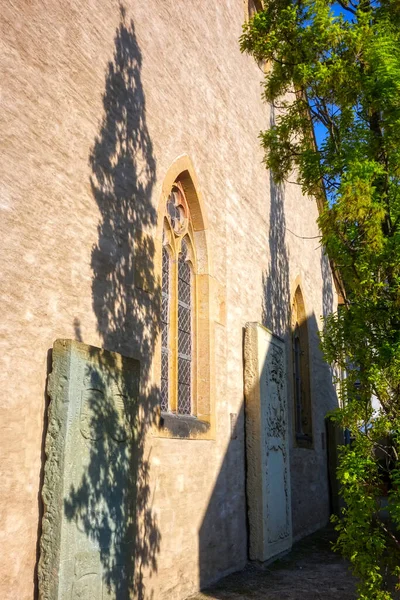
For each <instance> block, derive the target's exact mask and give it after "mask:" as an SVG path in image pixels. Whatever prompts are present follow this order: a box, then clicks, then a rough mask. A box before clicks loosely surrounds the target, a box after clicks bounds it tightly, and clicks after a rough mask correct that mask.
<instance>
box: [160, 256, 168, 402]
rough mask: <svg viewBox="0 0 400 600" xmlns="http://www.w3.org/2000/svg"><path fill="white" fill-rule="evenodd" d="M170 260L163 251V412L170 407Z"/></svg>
mask: <svg viewBox="0 0 400 600" xmlns="http://www.w3.org/2000/svg"><path fill="white" fill-rule="evenodd" d="M169 266H170V258H169V254H168V250H167V249H166V248H165V247H164V248H163V251H162V282H161V287H162V292H161V410H162V411H167V410H168V407H169V349H168V330H169V304H170V302H169V298H170V268H169Z"/></svg>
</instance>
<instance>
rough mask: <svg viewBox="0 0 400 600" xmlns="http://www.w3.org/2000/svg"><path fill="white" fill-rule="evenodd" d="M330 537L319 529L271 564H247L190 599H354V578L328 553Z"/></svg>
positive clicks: (341, 563)
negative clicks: (241, 569)
mask: <svg viewBox="0 0 400 600" xmlns="http://www.w3.org/2000/svg"><path fill="white" fill-rule="evenodd" d="M334 538H335V532H334V531H333V530H332V529H331V528H327V529H323V530H321V531H319V532H317V533H315V534H313V535H311V536H308V537H307V538H305V539H303V540H301V541H300V542H298V543H297V544H295V545H294V547H293V549H292V551H291V552H290V553H289V554H287V555H286V556H284V557H282V558H281V559H279V560H277V561H275V562H274V563H273V564H270V565H268V566H261V565H255V564H249V565H248V566H247V567H246V568H245V569H244V570H243V571H240V572H238V573H233V574H232V575H229V576H228V577H225V578H224V579H222V580H221V581H220V582H219V583H218V584H216V585H215V586H214V587H213V588H210V589H209V590H204V591H203V592H201V593H197V594H195V595H194V596H191V597H190V600H225V599H227V598H229V599H230V600H355V599H356V598H357V594H356V591H355V590H356V582H355V579H354V578H353V577H352V575H351V574H350V572H349V570H348V565H347V563H346V562H345V561H344V560H343V559H342V558H341V557H340V555H338V554H336V553H334V552H332V550H331V547H330V546H331V542H332V541H333V540H334Z"/></svg>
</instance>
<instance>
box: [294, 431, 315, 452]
mask: <svg viewBox="0 0 400 600" xmlns="http://www.w3.org/2000/svg"><path fill="white" fill-rule="evenodd" d="M296 446H297V447H298V448H308V449H309V450H312V449H313V448H314V446H313V439H312V436H311V435H305V434H299V433H296Z"/></svg>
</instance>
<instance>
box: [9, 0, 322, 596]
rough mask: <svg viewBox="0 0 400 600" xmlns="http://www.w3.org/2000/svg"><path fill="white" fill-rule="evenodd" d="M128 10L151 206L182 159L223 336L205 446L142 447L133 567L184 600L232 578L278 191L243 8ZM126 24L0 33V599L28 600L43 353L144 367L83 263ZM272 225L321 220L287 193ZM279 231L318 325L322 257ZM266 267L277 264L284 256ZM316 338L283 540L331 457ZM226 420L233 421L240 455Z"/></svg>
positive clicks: (111, 14) (94, 0)
mask: <svg viewBox="0 0 400 600" xmlns="http://www.w3.org/2000/svg"><path fill="white" fill-rule="evenodd" d="M125 8H126V16H125V23H127V26H128V27H130V25H129V24H130V19H132V20H133V22H134V26H135V35H136V38H137V40H136V41H137V45H138V48H139V50H140V52H141V54H142V57H143V64H142V67H141V70H140V84H141V86H142V87H143V93H144V96H145V102H146V112H145V119H146V126H147V129H148V134H149V136H150V139H151V142H152V144H153V155H154V158H155V165H156V167H155V172H156V175H155V179H154V185H153V186H152V189H151V195H152V202H153V206H154V207H156V206H157V203H158V200H159V196H160V192H161V185H162V181H163V178H164V176H165V173H166V172H167V170H168V168H169V166H170V164H171V163H172V161H173V160H174V159H175V158H176V157H177V156H178V155H181V154H182V153H185V152H186V153H187V154H188V155H189V156H190V157H191V159H192V161H193V163H194V167H195V170H196V173H197V175H198V179H199V182H200V185H201V188H202V192H203V196H204V199H205V203H206V207H207V211H208V217H209V229H210V240H212V261H213V274H214V276H215V277H216V278H217V279H218V281H219V282H221V284H223V285H224V286H225V288H226V307H227V320H226V326H223V325H217V326H216V334H215V335H216V341H215V357H216V373H217V375H218V376H217V381H216V422H217V430H216V441H179V440H166V439H152V440H150V441H149V442H148V446H149V447H148V449H147V455H146V456H149V457H150V458H149V461H150V464H151V489H152V496H151V498H152V510H153V511H154V513H155V514H156V515H157V522H158V526H159V529H160V533H161V536H162V537H161V548H160V552H159V554H158V556H157V572H153V573H152V577H151V578H149V577H148V570H149V569H147V567H146V566H144V567H143V569H144V578H145V588H146V594H148V595H150V593H151V591H154V594H155V596H154V597H155V598H168V597H170V598H171V597H173V598H177V599H179V598H184V597H185V596H186V595H188V594H189V593H190V592H192V591H194V590H195V589H197V587H198V586H199V584H201V585H205V584H207V583H209V582H211V581H212V580H215V579H217V578H218V577H219V576H221V575H223V574H224V573H226V572H229V571H230V570H234V569H238V568H241V567H242V566H243V565H244V563H245V561H246V558H247V541H246V526H245V499H244V440H243V413H242V401H243V367H242V342H243V327H244V325H245V323H246V322H247V321H262V320H263V304H264V303H265V302H264V300H263V295H264V290H267V292H268V291H269V288H268V286H267V287H266V286H265V282H263V281H264V280H263V277H264V279H265V276H266V274H267V275H268V273H271V269H270V262H271V261H270V256H271V252H272V251H271V233H273V229H274V227H275V223H274V222H273V219H272V222H271V223H270V222H269V219H270V190H271V189H272V187H271V185H270V182H269V178H268V174H267V173H266V171H265V169H264V167H263V165H262V164H261V160H262V152H261V150H260V148H259V143H258V138H257V136H258V133H259V131H260V129H262V128H265V127H266V126H268V123H269V113H268V110H267V108H266V107H265V106H263V104H262V102H261V100H260V86H259V82H260V78H261V72H260V70H259V69H258V67H257V66H256V65H255V64H254V63H253V61H252V60H251V59H250V58H248V57H245V56H241V54H240V52H239V49H238V43H237V39H238V37H239V35H240V32H241V23H242V21H243V16H244V15H243V5H242V1H241V0H226V1H224V2H214V1H213V0H203V1H202V2H201V3H200V4H199V3H198V2H194V3H190V7H189V6H188V2H187V0H166V1H164V2H160V1H159V0H146V1H144V0H141V1H139V2H133V1H131V0H129V1H127V2H126V5H125ZM120 23H121V16H120V9H119V5H118V2H117V1H112V0H102V1H100V0H91V1H87V2H84V3H82V2H77V1H75V0H69V1H68V2H63V3H59V2H56V1H55V0H47V1H43V0H42V1H41V2H39V1H38V0H33V1H32V2H24V3H19V4H18V5H12V4H8V5H5V6H4V7H3V8H2V13H1V17H0V26H1V34H0V40H1V41H0V80H1V81H2V89H1V95H0V128H1V135H2V159H1V161H0V208H1V211H2V217H1V222H0V230H1V236H0V245H1V253H2V257H3V261H2V304H1V309H2V320H1V324H0V327H1V330H2V331H1V337H0V339H1V356H2V361H3V366H2V369H1V370H0V377H1V383H2V390H3V399H2V406H1V424H2V431H1V446H2V459H1V469H2V496H1V515H2V528H1V533H0V535H1V542H2V546H3V547H6V548H7V552H6V553H4V555H3V561H2V566H1V571H0V578H1V579H0V595H1V597H2V598H4V599H5V600H7V599H11V598H13V599H14V598H18V599H20V600H25V599H26V600H27V599H31V598H32V595H33V591H34V569H35V563H36V543H37V534H38V511H39V498H38V494H39V484H40V477H41V464H42V460H43V455H42V450H41V449H42V442H43V415H44V410H45V384H46V376H47V353H48V350H49V349H50V348H51V346H52V344H53V341H54V340H55V339H56V338H68V337H77V338H80V339H82V340H83V341H84V342H85V343H88V344H94V345H103V344H105V345H106V346H107V347H108V349H110V350H118V349H124V351H125V352H126V353H130V354H132V355H134V356H137V355H138V353H139V349H138V347H135V344H134V343H132V344H131V346H130V345H129V343H126V344H125V345H123V344H119V342H118V340H117V339H116V337H115V336H114V337H111V338H108V339H105V338H104V335H102V333H101V331H100V332H99V330H98V329H99V323H98V319H97V318H96V315H95V313H94V311H93V306H92V277H93V272H92V269H91V252H92V248H93V246H94V245H96V244H97V243H98V231H97V225H98V222H99V219H100V212H99V208H98V206H97V204H96V201H95V199H94V197H93V193H92V190H91V185H90V177H91V175H93V173H92V171H91V167H90V164H89V156H90V153H91V149H92V148H93V145H94V142H95V139H96V136H99V131H100V126H101V120H102V118H103V112H104V109H103V104H102V97H103V94H104V90H105V75H106V72H107V68H108V63H109V61H112V60H113V55H114V52H115V44H114V37H115V34H116V28H117V27H118V26H119V24H120ZM284 213H285V218H286V221H287V226H288V227H289V228H290V229H291V230H292V231H295V232H296V233H297V234H298V235H309V236H312V235H316V234H317V229H316V225H315V224H314V222H315V217H316V215H317V209H316V206H315V203H314V202H313V201H311V200H307V199H304V198H302V197H301V196H300V194H299V192H298V190H297V188H290V189H289V190H287V192H286V194H285V209H284ZM274 218H275V217H274ZM281 232H283V233H282V235H283V237H284V246H285V244H286V245H287V257H286V258H287V263H288V265H287V269H288V272H287V274H286V276H285V278H284V282H286V283H288V284H289V285H290V282H292V281H293V280H294V278H295V277H296V276H297V275H299V274H301V275H302V278H303V284H304V293H305V301H306V306H307V309H308V311H309V313H310V314H311V313H312V311H314V313H315V316H316V320H317V321H318V319H319V315H320V314H321V313H322V312H323V298H322V285H321V282H322V273H321V264H320V262H321V252H320V250H319V249H316V247H317V246H318V241H317V240H314V241H305V240H304V241H302V240H299V239H298V238H294V237H293V236H291V234H289V233H288V232H286V231H285V229H281ZM272 237H273V236H272ZM273 243H276V240H275V241H274V242H273ZM279 252H281V251H279ZM285 260H286V259H285ZM277 264H278V265H284V264H285V262H284V261H283V262H282V261H281V260H280V259H279V257H278V260H277ZM328 277H330V276H329V273H328ZM286 283H285V285H286ZM330 285H331V283H328V284H327V287H328V288H329V286H330ZM286 287H287V286H286ZM286 291H287V290H286ZM267 301H268V298H267ZM309 330H310V334H311V327H309ZM310 337H311V340H310V341H311V357H312V364H313V376H312V381H311V385H312V390H313V401H314V406H317V405H318V409H315V414H314V427H315V428H316V431H315V439H316V450H315V451H307V450H294V451H293V453H292V463H293V467H294V470H296V469H297V472H295V473H294V474H293V475H292V489H293V495H294V496H293V500H292V504H293V506H294V508H293V523H294V527H295V531H294V533H295V535H297V534H301V532H305V531H307V530H309V529H312V528H315V527H316V526H317V525H318V523H320V522H322V521H324V520H325V519H326V517H327V510H326V505H327V485H326V468H325V462H326V457H325V454H324V453H322V452H321V448H320V446H318V440H319V439H320V438H318V434H319V433H320V430H321V427H322V420H321V416H322V414H323V413H324V412H325V410H326V408H327V407H328V406H330V405H331V403H332V401H333V398H332V395H331V392H329V391H328V390H329V385H328V379H327V376H328V373H327V370H326V369H325V368H323V367H321V365H320V360H321V359H320V355H319V351H318V349H317V339H316V335H315V327H314V332H313V333H312V335H310ZM139 354H140V353H139ZM321 369H322V370H321ZM317 412H318V414H317ZM230 413H237V414H238V415H239V421H238V437H237V439H235V440H230ZM150 450H151V453H150ZM317 450H318V452H317ZM309 482H311V485H312V486H317V487H316V488H312V487H311V486H309V485H308V483H309ZM315 489H316V490H317V491H316V492H315ZM316 496H317V497H316ZM146 569H147V570H146ZM150 570H151V569H150Z"/></svg>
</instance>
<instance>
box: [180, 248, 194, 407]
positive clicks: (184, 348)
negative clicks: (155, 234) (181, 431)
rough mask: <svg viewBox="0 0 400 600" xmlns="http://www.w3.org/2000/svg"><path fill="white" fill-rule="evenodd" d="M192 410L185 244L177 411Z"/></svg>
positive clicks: (189, 296)
mask: <svg viewBox="0 0 400 600" xmlns="http://www.w3.org/2000/svg"><path fill="white" fill-rule="evenodd" d="M177 412H178V413H179V414H184V415H190V414H191V412H192V286H191V272H190V266H189V263H188V262H187V246H186V243H185V241H183V242H182V251H181V253H180V255H179V260H178V411H177Z"/></svg>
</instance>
